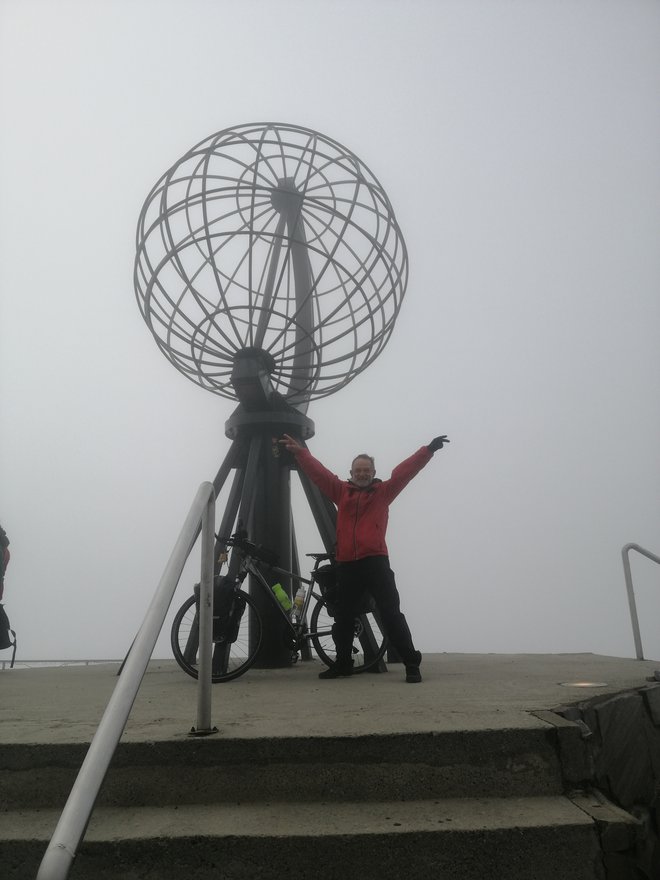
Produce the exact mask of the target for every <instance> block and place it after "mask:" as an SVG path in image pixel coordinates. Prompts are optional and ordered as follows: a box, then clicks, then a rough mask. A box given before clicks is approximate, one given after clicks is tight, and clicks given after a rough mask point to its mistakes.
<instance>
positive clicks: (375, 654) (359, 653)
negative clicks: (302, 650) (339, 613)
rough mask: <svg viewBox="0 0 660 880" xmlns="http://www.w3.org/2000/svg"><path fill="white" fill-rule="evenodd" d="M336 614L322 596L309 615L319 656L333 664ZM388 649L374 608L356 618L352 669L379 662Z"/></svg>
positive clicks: (311, 630)
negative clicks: (333, 613)
mask: <svg viewBox="0 0 660 880" xmlns="http://www.w3.org/2000/svg"><path fill="white" fill-rule="evenodd" d="M333 623H334V618H333V617H332V616H331V615H330V613H329V612H328V606H327V605H326V602H325V599H319V601H318V602H317V603H316V605H315V606H314V610H313V611H312V616H311V618H310V626H309V634H310V637H311V639H312V644H313V645H314V650H315V651H316V653H317V654H318V655H319V658H320V659H321V660H322V661H323V662H324V663H325V664H326V666H332V664H333V663H334V662H335V660H336V659H337V654H336V651H335V643H334V641H333V640H332V624H333ZM386 650H387V638H386V636H385V633H384V632H383V631H382V630H381V628H380V626H379V625H378V621H377V620H376V617H375V616H374V614H373V612H371V611H368V612H367V613H366V614H361V615H360V616H358V617H356V618H355V625H354V635H353V672H354V673H355V672H364V671H365V669H370V668H371V667H372V666H375V665H376V664H377V663H379V662H380V661H381V660H382V658H383V655H384V654H385V651H386Z"/></svg>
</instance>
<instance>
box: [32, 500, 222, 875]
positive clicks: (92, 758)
mask: <svg viewBox="0 0 660 880" xmlns="http://www.w3.org/2000/svg"><path fill="white" fill-rule="evenodd" d="M200 524H201V531H202V551H201V555H202V572H201V584H200V601H199V604H200V622H199V628H200V638H199V675H198V683H197V726H196V729H195V732H196V733H200V734H204V733H211V732H212V728H211V641H212V634H213V619H212V616H213V542H214V528H215V492H214V489H213V484H212V483H202V485H201V486H200V487H199V489H198V490H197V494H196V496H195V499H194V501H193V504H192V507H191V508H190V513H189V514H188V516H187V518H186V521H185V523H184V525H183V528H182V529H181V533H180V534H179V537H178V539H177V541H176V544H175V545H174V549H173V550H172V554H171V556H170V558H169V561H168V563H167V565H166V566H165V571H164V572H163V576H162V577H161V579H160V582H159V584H158V587H157V588H156V592H155V594H154V597H153V599H152V600H151V604H150V605H149V608H148V610H147V613H146V615H145V618H144V621H143V622H142V626H141V627H140V629H139V631H138V634H137V636H136V637H135V641H134V642H133V645H132V646H131V650H130V652H129V654H128V657H127V658H126V662H125V664H124V668H123V670H122V672H121V675H120V676H119V680H118V682H117V684H116V686H115V689H114V691H113V694H112V696H111V698H110V701H109V702H108V705H107V707H106V710H105V712H104V713H103V717H102V718H101V722H100V724H99V726H98V729H97V731H96V733H95V734H94V738H93V739H92V742H91V744H90V746H89V749H88V751H87V755H86V756H85V760H84V761H83V763H82V766H81V768H80V771H79V772H78V776H77V778H76V781H75V783H74V785H73V788H72V789H71V794H70V795H69V798H68V800H67V802H66V804H65V806H64V810H63V811H62V815H61V816H60V820H59V822H58V824H57V827H56V829H55V832H54V833H53V836H52V838H51V841H50V843H49V845H48V848H47V850H46V853H45V855H44V857H43V859H42V860H41V865H40V867H39V872H38V873H37V880H66V878H67V877H68V875H69V871H70V869H71V865H72V863H73V860H74V858H75V856H76V852H77V850H78V847H79V846H80V843H81V841H82V839H83V836H84V834H85V831H86V829H87V825H88V823H89V820H90V817H91V815H92V810H93V809H94V803H95V802H96V798H97V796H98V793H99V790H100V788H101V785H102V783H103V780H104V778H105V774H106V772H107V770H108V767H109V765H110V761H111V760H112V757H113V755H114V753H115V749H116V748H117V745H118V743H119V740H120V738H121V735H122V734H123V732H124V728H125V727H126V722H127V721H128V716H129V714H130V711H131V708H132V707H133V703H134V701H135V698H136V696H137V692H138V690H139V687H140V684H141V683H142V679H143V678H144V674H145V672H146V670H147V666H148V664H149V660H150V659H151V655H152V653H153V650H154V647H155V645H156V640H157V639H158V635H159V633H160V631H161V629H162V628H163V624H164V622H165V617H166V615H167V611H168V609H169V607H170V604H171V602H172V598H173V597H174V592H175V590H176V587H177V584H178V583H179V579H180V577H181V574H182V572H183V568H184V566H185V564H186V560H187V559H188V556H189V555H190V553H191V551H192V549H193V546H194V544H195V542H196V540H197V537H198V535H199V531H200Z"/></svg>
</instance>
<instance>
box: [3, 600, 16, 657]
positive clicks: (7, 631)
mask: <svg viewBox="0 0 660 880" xmlns="http://www.w3.org/2000/svg"><path fill="white" fill-rule="evenodd" d="M12 636H14V638H15V637H16V633H15V632H14V630H13V629H12V628H11V624H10V623H9V618H8V617H7V612H6V611H5V609H4V606H3V605H0V651H4V650H5V648H11V646H12V645H13V644H14V638H12Z"/></svg>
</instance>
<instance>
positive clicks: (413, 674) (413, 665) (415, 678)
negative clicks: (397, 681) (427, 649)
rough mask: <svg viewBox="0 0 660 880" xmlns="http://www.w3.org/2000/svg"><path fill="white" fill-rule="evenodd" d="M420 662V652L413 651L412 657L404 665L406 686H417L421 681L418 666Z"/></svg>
mask: <svg viewBox="0 0 660 880" xmlns="http://www.w3.org/2000/svg"><path fill="white" fill-rule="evenodd" d="M421 662H422V653H421V651H415V653H414V655H413V657H412V658H411V659H410V660H409V661H408V662H407V663H406V681H407V682H408V684H419V682H420V681H421V680H422V673H421V672H420V671H419V664H420V663H421Z"/></svg>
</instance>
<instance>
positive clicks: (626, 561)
mask: <svg viewBox="0 0 660 880" xmlns="http://www.w3.org/2000/svg"><path fill="white" fill-rule="evenodd" d="M631 550H636V551H637V552H638V553H641V554H642V556H646V558H647V559H650V560H652V561H653V562H657V563H659V564H660V556H656V555H655V553H651V551H650V550H645V549H644V547H640V546H639V544H626V545H625V546H624V547H623V549H622V550H621V556H622V558H623V574H624V577H625V579H626V592H627V593H628V607H629V608H630V620H631V623H632V628H633V638H634V640H635V653H636V655H637V659H638V660H643V659H644V652H643V650H642V637H641V634H640V630H639V618H638V617H637V604H636V602H635V593H634V590H633V582H632V572H631V570H630V551H631Z"/></svg>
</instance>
